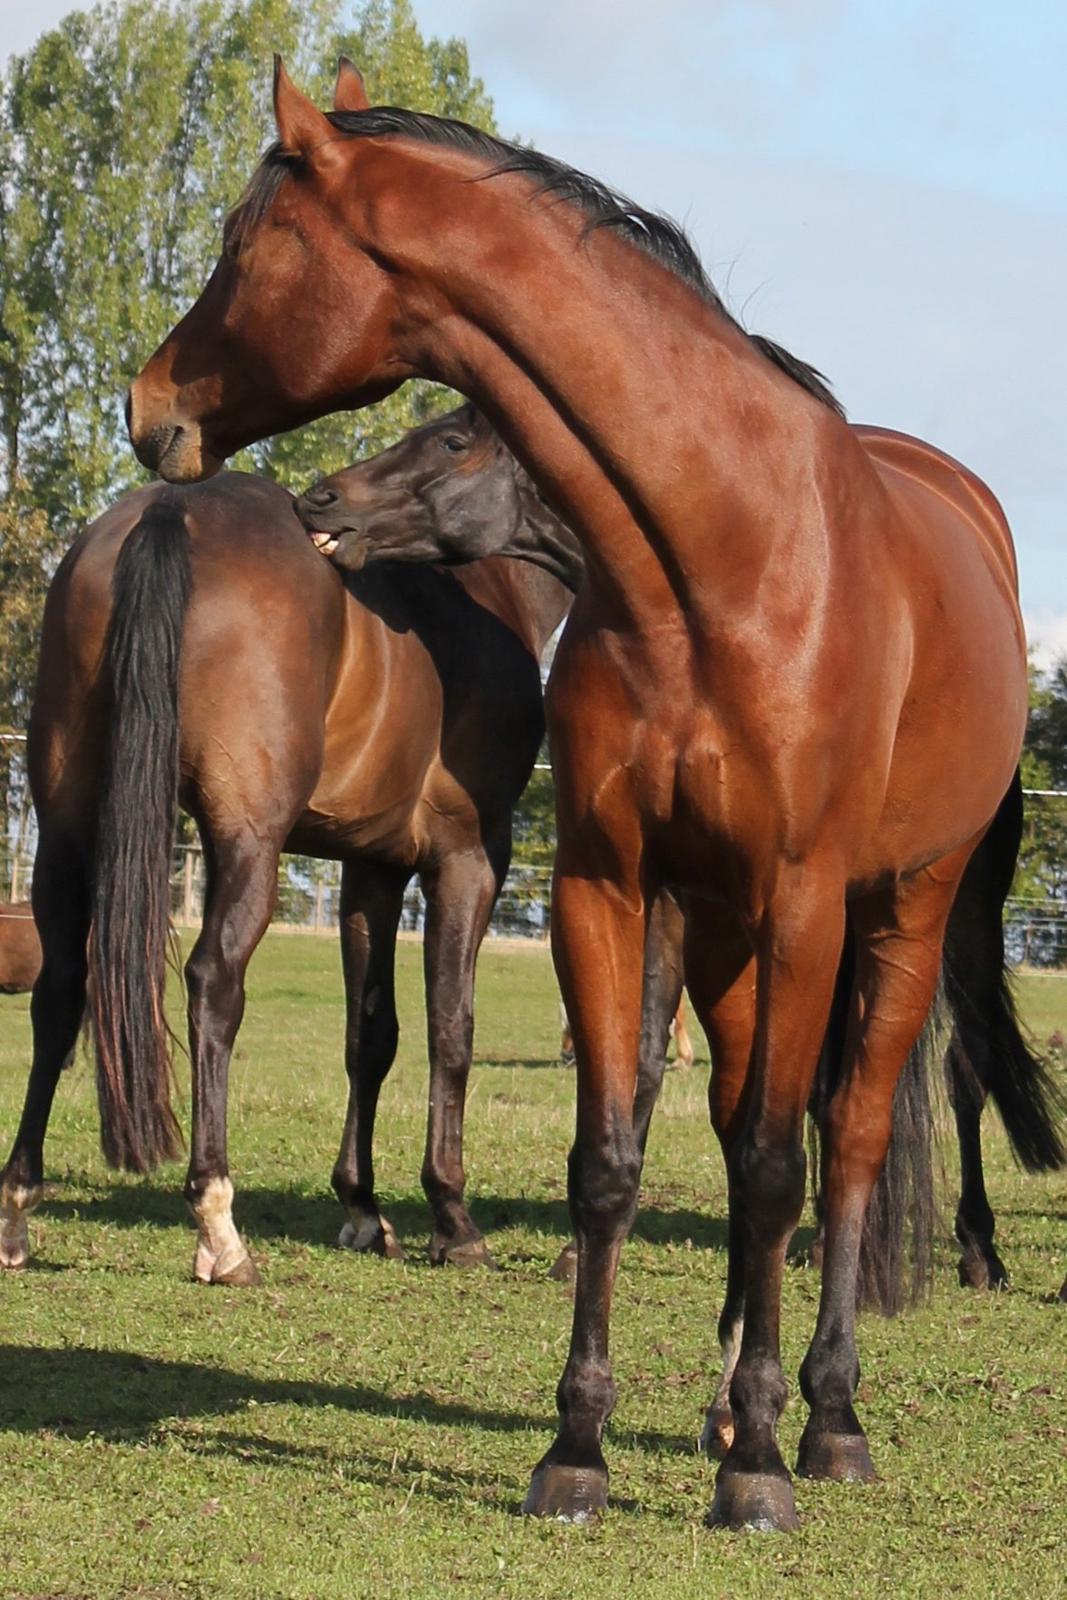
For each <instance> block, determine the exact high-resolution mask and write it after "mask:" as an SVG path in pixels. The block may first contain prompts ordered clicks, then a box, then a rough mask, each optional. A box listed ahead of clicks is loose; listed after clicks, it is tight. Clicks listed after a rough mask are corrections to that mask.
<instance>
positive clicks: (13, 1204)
mask: <svg viewBox="0 0 1067 1600" xmlns="http://www.w3.org/2000/svg"><path fill="white" fill-rule="evenodd" d="M33 904H34V915H35V917H36V920H37V928H38V932H39V933H40V937H41V951H42V956H43V961H42V966H41V971H40V973H39V975H38V978H37V982H36V983H35V984H34V987H33V998H32V1000H31V1002H30V1015H31V1018H32V1022H33V1063H32V1065H31V1067H30V1076H29V1082H28V1083H27V1085H26V1100H25V1105H24V1107H23V1112H22V1120H21V1122H20V1123H19V1128H18V1133H17V1134H16V1135H15V1143H14V1146H13V1148H12V1151H11V1155H10V1157H9V1159H8V1163H7V1165H6V1167H5V1168H4V1170H3V1174H2V1175H0V1268H7V1269H9V1270H13V1269H16V1268H19V1267H24V1266H25V1265H26V1262H27V1261H28V1260H29V1255H30V1241H29V1226H28V1221H27V1219H28V1217H29V1214H30V1212H31V1211H32V1210H33V1209H34V1207H35V1206H36V1205H38V1204H39V1202H40V1199H41V1195H42V1192H43V1188H44V1138H45V1131H46V1129H47V1127H48V1118H49V1114H50V1112H51V1110H52V1101H53V1098H54V1096H55V1092H56V1085H57V1083H58V1082H59V1074H60V1073H61V1072H62V1070H63V1067H64V1065H65V1064H66V1062H67V1061H68V1060H69V1058H70V1055H71V1053H72V1051H73V1050H74V1047H75V1045H76V1044H77V1042H78V1029H79V1027H80V1026H81V1021H82V1015H83V1013H84V1011H85V976H86V952H85V947H86V939H87V937H88V933H89V890H88V882H87V878H86V867H85V852H84V850H83V849H82V848H81V847H80V846H79V845H78V844H77V843H75V842H74V841H73V840H70V839H66V838H61V837H59V836H58V835H57V834H56V832H55V831H54V830H53V829H51V828H49V827H48V826H47V825H42V829H41V838H40V843H39V846H38V851H37V860H36V863H35V865H34V881H33Z"/></svg>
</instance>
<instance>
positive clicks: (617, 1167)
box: [524, 862, 645, 1520]
mask: <svg viewBox="0 0 1067 1600" xmlns="http://www.w3.org/2000/svg"><path fill="white" fill-rule="evenodd" d="M552 941H553V943H552V949H553V955H554V957H555V961H556V970H557V972H558V974H559V980H560V985H561V988H562V990H563V997H564V1001H565V1003H566V1006H567V1012H568V1015H569V1016H570V1019H571V1023H572V1026H573V1028H574V1043H575V1049H576V1052H577V1065H578V1072H577V1087H578V1116H577V1131H576V1135H575V1141H574V1147H573V1149H572V1151H571V1156H570V1162H569V1166H568V1175H569V1195H570V1205H571V1220H572V1222H573V1224H574V1230H575V1236H576V1239H577V1244H578V1270H577V1281H576V1285H575V1297H574V1323H573V1328H572V1333H571V1345H570V1354H569V1355H568V1358H567V1364H566V1367H565V1368H564V1371H563V1376H562V1378H561V1379H560V1383H559V1388H558V1390H557V1392H556V1399H557V1404H558V1406H559V1414H560V1421H559V1431H558V1433H557V1435H556V1439H555V1442H554V1444H553V1445H552V1447H551V1449H550V1450H549V1451H548V1453H547V1454H546V1455H545V1456H544V1457H543V1459H542V1460H541V1461H540V1463H539V1464H538V1466H537V1469H536V1470H535V1472H534V1475H533V1480H532V1482H531V1484H530V1489H529V1493H528V1494H527V1497H526V1502H525V1507H524V1509H525V1510H526V1511H527V1512H529V1513H531V1514H533V1515H536V1516H546V1517H562V1518H566V1519H569V1520H584V1519H585V1518H587V1517H589V1516H592V1515H595V1514H596V1513H597V1512H598V1511H599V1510H601V1509H602V1508H603V1506H604V1505H605V1504H606V1501H607V1485H608V1471H607V1466H606V1464H605V1461H604V1456H603V1452H602V1450H601V1444H600V1440H601V1434H602V1432H603V1428H604V1423H605V1422H606V1421H607V1418H608V1416H609V1415H610V1413H611V1410H612V1407H613V1405H614V1403H615V1384H614V1382H613V1380H612V1376H611V1363H610V1360H609V1357H608V1320H609V1315H610V1309H611V1295H612V1289H613V1286H614V1282H615V1274H616V1271H617V1268H618V1262H619V1253H620V1251H621V1249H622V1245H623V1241H624V1240H625V1238H626V1235H627V1234H628V1233H629V1231H630V1227H631V1225H632V1223H633V1218H634V1211H635V1209H636V1205H637V1185H638V1182H639V1179H640V1175H641V1145H640V1141H639V1138H638V1135H637V1130H636V1128H635V1126H634V1089H635V1085H636V1078H637V1056H638V1039H639V1034H640V1029H641V966H642V955H643V950H644V942H645V908H644V904H643V902H642V896H641V893H640V891H639V889H638V888H637V886H636V884H632V885H627V886H626V887H625V888H621V887H618V886H616V885H615V884H612V883H607V882H602V881H598V880H594V879H589V878H583V877H578V876H570V875H569V874H568V873H567V871H566V870H565V868H564V867H563V865H562V864H561V863H559V862H557V873H556V883H555V889H554V893H553V901H552Z"/></svg>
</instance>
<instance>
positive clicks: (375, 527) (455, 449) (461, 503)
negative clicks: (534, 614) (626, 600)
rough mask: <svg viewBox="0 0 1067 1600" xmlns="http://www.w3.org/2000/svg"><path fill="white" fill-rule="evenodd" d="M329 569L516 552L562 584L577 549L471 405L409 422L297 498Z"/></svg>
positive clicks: (573, 579) (569, 579) (573, 571)
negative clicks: (405, 429) (399, 435)
mask: <svg viewBox="0 0 1067 1600" xmlns="http://www.w3.org/2000/svg"><path fill="white" fill-rule="evenodd" d="M296 509H297V513H298V515H299V517H300V520H301V521H302V522H303V524H304V526H305V527H306V528H307V530H308V532H309V533H310V535H311V538H312V540H313V541H314V543H315V544H316V545H317V546H318V548H319V549H320V550H321V551H322V553H323V554H324V555H327V556H329V557H330V559H331V560H332V561H333V562H334V564H335V565H336V566H339V567H345V568H347V570H348V571H350V572H358V571H359V569H360V568H361V567H363V566H364V565H365V564H366V563H367V562H371V561H438V562H443V563H445V564H446V565H448V566H456V565H460V564H462V563H464V562H467V561H477V560H479V559H480V558H481V557H482V556H490V555H508V556H518V557H520V558H522V559H524V560H527V561H532V562H534V563H535V564H536V565H537V566H540V567H544V568H545V569H546V570H547V571H549V572H551V573H552V574H553V575H554V576H555V577H557V578H559V579H560V581H561V582H563V583H565V584H567V585H568V587H569V588H571V589H577V587H578V584H579V583H580V581H581V577H582V570H583V569H582V553H581V547H580V546H579V544H578V541H577V539H576V538H575V537H574V535H573V534H572V533H571V531H570V529H569V528H568V527H567V525H566V523H564V522H562V521H561V520H560V518H559V517H557V516H556V515H555V513H554V512H553V511H551V510H549V508H548V506H547V505H546V504H545V502H544V500H543V499H542V498H541V495H540V494H539V493H538V491H537V489H535V487H534V485H533V483H532V482H531V480H530V479H529V478H528V477H527V475H526V473H525V472H524V471H523V469H522V467H521V466H520V465H519V463H518V462H517V461H516V459H515V457H514V456H513V455H512V454H511V451H510V450H508V449H507V447H506V446H505V445H504V443H503V441H502V440H501V439H500V438H499V436H498V435H497V434H496V433H495V432H494V430H493V429H492V428H491V427H490V425H489V423H488V422H486V420H485V418H484V417H483V416H482V415H481V414H480V413H479V412H478V411H476V410H475V408H474V407H473V406H471V405H465V406H461V407H460V408H459V410H458V411H450V412H449V413H448V415H447V416H444V417H438V418H436V419H435V420H434V421H433V422H427V423H425V424H424V425H423V426H422V427H421V428H413V429H412V430H411V432H410V433H407V434H405V436H404V437H403V439H401V440H400V442H399V443H398V444H395V445H393V446H392V448H391V449H389V450H383V451H382V453H381V454H380V455H377V456H372V457H371V459H370V460H369V461H361V462H359V463H358V464H357V465H356V466H354V467H346V468H345V470H344V471H343V472H335V473H334V474H333V475H332V477H329V478H322V479H320V481H319V482H318V483H316V484H313V485H312V487H311V488H310V489H309V490H308V491H307V493H306V494H302V495H301V496H300V498H299V499H298V500H297V502H296Z"/></svg>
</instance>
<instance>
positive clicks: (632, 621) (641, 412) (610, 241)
mask: <svg viewBox="0 0 1067 1600" xmlns="http://www.w3.org/2000/svg"><path fill="white" fill-rule="evenodd" d="M517 183H518V180H513V179H509V178H499V179H498V178H493V179H489V180H487V181H486V182H484V183H467V184H464V185H462V186H458V185H456V183H455V182H454V180H453V181H452V183H451V184H450V185H449V186H448V187H447V189H446V190H445V191H443V192H442V193H441V194H440V195H435V193H434V188H433V185H432V184H431V185H430V186H429V187H428V188H422V189H421V190H420V189H419V186H416V190H415V192H421V193H422V194H423V195H424V196H425V201H424V203H426V204H429V205H431V206H434V205H437V204H438V202H440V209H439V210H438V211H437V213H436V216H437V221H436V222H435V225H434V228H433V229H432V230H429V231H428V230H427V229H426V227H425V217H424V216H423V217H422V219H421V221H420V219H419V218H417V217H415V216H413V215H410V214H409V215H408V216H406V217H405V219H404V223H403V226H404V227H405V229H407V228H410V230H411V231H410V234H409V236H408V237H407V238H399V239H398V241H397V246H398V254H399V255H400V256H401V258H403V264H404V266H405V267H406V268H407V269H408V271H409V273H410V275H411V276H410V278H409V281H411V279H414V280H417V281H418V283H419V287H418V289H417V291H416V292H415V293H414V295H413V299H412V311H413V316H412V327H411V330H410V332H409V335H408V338H407V343H408V349H409V351H410V354H411V359H412V362H413V364H414V365H415V366H416V367H417V368H418V369H419V370H422V371H423V372H425V373H426V374H427V375H428V376H432V377H435V378H438V379H440V380H441V381H443V382H446V383H450V384H452V385H453V386H455V387H458V388H459V389H461V390H462V391H463V392H464V393H466V394H467V395H469V397H470V398H471V399H472V400H473V401H474V402H475V403H476V404H477V405H478V407H479V408H480V409H481V410H482V411H483V412H484V413H485V414H486V415H487V417H488V418H489V420H490V422H492V423H493V424H494V426H496V428H497V430H498V431H499V432H500V434H501V435H502V437H503V438H504V440H505V442H506V443H507V444H508V445H509V446H510V448H511V449H512V451H513V453H514V454H515V455H516V456H517V457H518V459H519V461H520V462H521V463H522V465H523V466H524V467H525V468H526V469H527V470H528V471H529V473H530V475H531V476H532V477H533V478H534V480H535V481H536V482H537V483H538V485H539V486H540V487H541V488H542V489H543V490H544V491H545V492H546V494H547V496H548V498H549V500H550V501H551V502H552V504H553V505H554V506H555V507H556V508H557V509H558V510H559V511H560V512H561V514H562V515H563V516H564V517H565V518H566V520H567V521H568V523H570V525H571V526H572V527H573V528H574V530H575V532H576V533H577V534H578V536H579V538H580V539H581V542H582V545H583V549H584V552H585V556H586V561H587V565H588V567H589V570H590V578H591V581H593V582H594V583H595V584H596V587H597V591H598V593H599V594H600V596H601V597H602V600H604V601H606V602H607V603H608V604H609V605H610V604H611V602H612V601H614V603H615V606H616V608H617V612H618V614H619V616H620V620H622V619H625V620H626V622H627V623H628V625H630V626H632V627H634V628H640V627H641V626H642V624H643V622H644V621H645V620H654V616H655V613H656V612H657V611H660V609H661V607H669V608H671V609H672V610H674V611H677V610H679V609H681V610H682V611H683V612H684V611H687V610H688V609H689V608H690V606H691V604H692V603H693V587H694V576H696V579H697V586H698V587H699V588H700V589H701V590H702V591H703V592H704V593H705V594H707V593H710V591H711V590H713V589H715V588H716V587H717V580H718V577H719V575H720V573H723V574H729V573H730V571H731V570H732V568H733V566H734V565H735V564H736V557H737V551H738V548H740V547H743V548H744V550H745V558H746V561H747V562H748V563H749V564H751V563H753V562H755V563H756V564H757V565H760V564H765V562H766V561H768V560H770V559H772V556H771V552H770V550H769V549H767V548H766V546H767V545H768V544H769V542H770V541H772V540H773V538H774V537H776V536H778V534H779V530H780V529H781V526H782V519H781V518H780V517H778V518H774V517H771V516H769V515H768V508H770V507H773V506H778V507H780V506H781V505H782V504H783V502H785V503H788V504H790V505H791V506H793V507H797V506H798V505H799V504H800V503H801V501H802V499H803V498H804V497H805V496H806V497H807V498H808V499H809V500H810V498H811V496H812V494H813V492H814V491H813V479H814V477H815V473H814V472H813V465H812V453H811V450H810V449H806V443H807V440H808V439H809V438H810V439H813V438H814V437H815V436H816V435H817V432H818V428H819V426H820V417H819V413H823V414H824V415H825V416H828V415H829V413H828V412H826V411H825V408H823V407H821V406H819V405H818V403H817V402H816V401H815V400H814V399H812V398H811V397H810V396H809V395H807V394H805V393H804V392H803V391H802V390H801V389H800V388H799V387H798V386H797V385H795V384H793V383H792V382H791V380H789V379H787V378H785V377H784V376H782V375H781V374H780V373H779V372H777V371H776V370H775V369H774V368H773V367H771V365H770V364H769V362H767V360H766V359H765V358H764V357H763V356H761V355H760V354H759V353H758V352H757V351H756V350H755V349H754V348H753V347H752V345H751V344H750V343H749V341H748V340H747V339H746V338H745V336H744V334H743V333H741V332H740V330H738V329H737V328H735V327H734V326H733V325H732V324H730V322H729V321H728V320H727V319H726V318H725V317H724V316H722V315H721V314H719V313H717V312H716V311H715V309H714V308H713V307H712V306H711V305H709V304H708V303H706V302H705V301H704V300H703V299H702V298H701V297H700V296H699V294H698V293H697V292H696V291H695V290H694V289H693V288H692V287H691V286H689V285H688V284H686V283H685V282H683V281H682V280H681V279H679V278H677V277H676V276H675V275H674V274H673V273H672V272H671V271H670V270H668V269H667V268H666V267H664V266H663V265H661V264H660V263H659V262H657V261H655V260H653V259H651V258H650V257H648V256H646V255H645V254H644V253H643V252H642V251H640V250H639V249H637V248H636V247H634V246H633V245H631V244H628V243H627V242H626V241H624V240H622V239H619V238H617V237H615V236H614V235H613V234H612V233H611V231H610V230H609V229H606V228H601V229H598V230H595V231H594V232H593V233H591V234H589V235H588V237H587V238H585V239H583V238H582V233H583V226H584V221H585V219H584V218H583V216H582V215H581V214H580V213H579V212H577V211H576V210H575V209H573V208H571V207H568V206H566V205H563V204H557V205H555V206H546V205H545V204H543V203H539V202H538V201H537V200H531V198H530V197H529V196H528V195H527V194H525V193H523V191H522V189H521V187H519V188H517V187H516V185H517ZM446 199H447V205H446V204H445V201H446ZM404 209H406V208H404ZM416 209H419V210H421V203H420V206H419V207H418V208H416ZM461 213H462V214H461ZM392 214H393V216H394V218H395V217H396V215H397V208H395V207H394V208H393V213H392ZM428 238H430V239H432V241H433V253H432V255H427V252H426V240H427V239H428ZM472 240H474V241H481V242H482V244H483V247H484V248H485V250H486V251H491V250H495V251H496V252H497V253H498V254H499V252H500V251H501V250H502V249H503V244H502V241H506V243H507V248H508V251H509V253H510V256H509V264H510V268H511V270H509V271H507V272H501V271H500V270H499V263H497V270H495V271H493V272H489V271H488V270H487V269H486V267H485V265H484V263H483V262H482V260H481V258H480V252H479V250H478V248H476V247H472ZM489 282H491V283H492V293H488V292H487V290H486V284H487V283H489ZM443 306H447V307H448V310H447V312H446V313H445V314H442V307H443Z"/></svg>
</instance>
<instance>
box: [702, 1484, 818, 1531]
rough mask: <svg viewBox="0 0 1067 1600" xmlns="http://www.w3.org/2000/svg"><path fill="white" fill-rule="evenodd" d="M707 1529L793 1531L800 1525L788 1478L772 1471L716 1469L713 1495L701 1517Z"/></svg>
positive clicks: (791, 1486)
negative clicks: (707, 1510) (703, 1516)
mask: <svg viewBox="0 0 1067 1600" xmlns="http://www.w3.org/2000/svg"><path fill="white" fill-rule="evenodd" d="M704 1521H705V1522H706V1523H707V1525H708V1527H709V1528H733V1529H734V1530H735V1531H740V1530H742V1529H747V1528H751V1529H752V1531H753V1532H755V1533H795V1532H796V1530H797V1529H798V1528H799V1527H800V1519H799V1517H798V1516H797V1508H796V1505H795V1503H794V1501H793V1485H792V1484H791V1483H790V1481H789V1479H788V1477H781V1476H779V1474H778V1473H772V1472H729V1471H725V1470H723V1469H722V1468H720V1469H719V1476H718V1479H717V1480H716V1483H715V1498H714V1500H713V1501H712V1502H711V1510H710V1511H709V1512H708V1514H707V1516H706V1517H705V1518H704Z"/></svg>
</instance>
